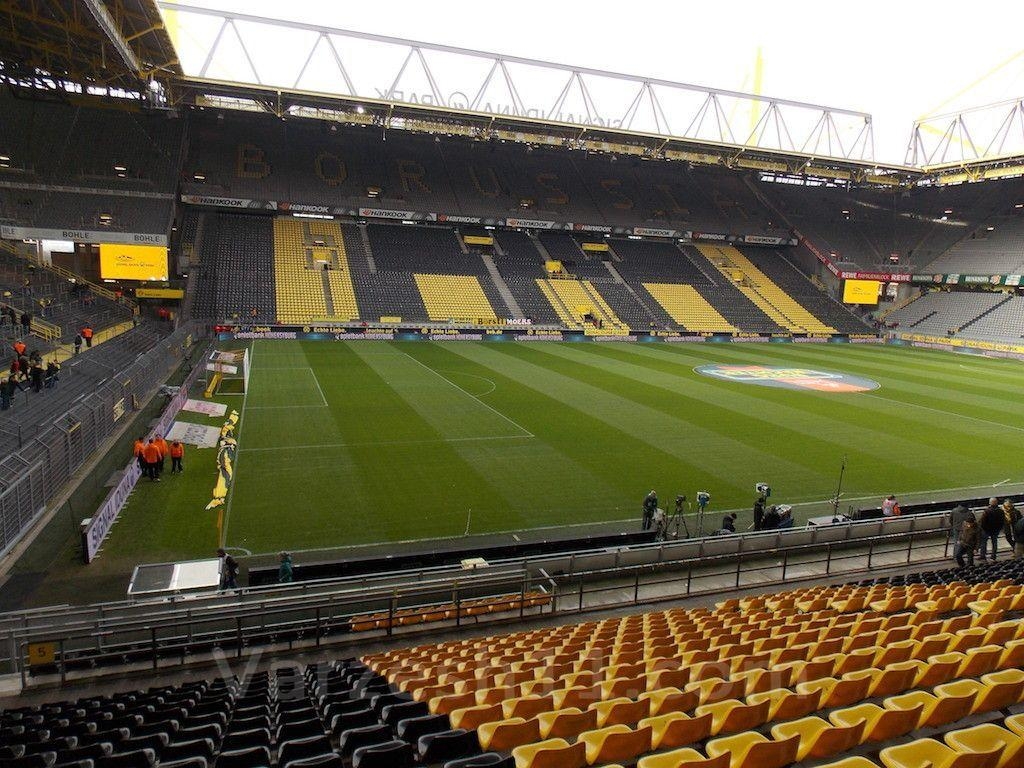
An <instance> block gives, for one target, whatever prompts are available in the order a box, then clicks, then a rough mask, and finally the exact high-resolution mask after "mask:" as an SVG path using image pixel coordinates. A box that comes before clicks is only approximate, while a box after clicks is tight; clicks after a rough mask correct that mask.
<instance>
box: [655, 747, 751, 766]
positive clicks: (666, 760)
mask: <svg viewBox="0 0 1024 768" xmlns="http://www.w3.org/2000/svg"><path fill="white" fill-rule="evenodd" d="M731 758H732V755H731V754H730V753H728V752H726V753H724V754H721V755H719V756H718V757H713V758H707V757H704V755H702V754H701V753H700V752H698V751H697V750H695V749H677V750H675V751H673V752H662V753H661V754H658V755H647V756H646V757H641V758H640V761H639V762H638V763H637V764H636V768H730V761H731Z"/></svg>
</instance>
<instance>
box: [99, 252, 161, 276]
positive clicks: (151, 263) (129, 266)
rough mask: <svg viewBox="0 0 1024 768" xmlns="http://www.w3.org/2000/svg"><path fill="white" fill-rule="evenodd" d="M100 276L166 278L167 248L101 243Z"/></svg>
mask: <svg viewBox="0 0 1024 768" xmlns="http://www.w3.org/2000/svg"><path fill="white" fill-rule="evenodd" d="M100 277H102V278H103V279H104V280H166V279H167V248H165V247H164V246H162V245H128V244H127V243H100Z"/></svg>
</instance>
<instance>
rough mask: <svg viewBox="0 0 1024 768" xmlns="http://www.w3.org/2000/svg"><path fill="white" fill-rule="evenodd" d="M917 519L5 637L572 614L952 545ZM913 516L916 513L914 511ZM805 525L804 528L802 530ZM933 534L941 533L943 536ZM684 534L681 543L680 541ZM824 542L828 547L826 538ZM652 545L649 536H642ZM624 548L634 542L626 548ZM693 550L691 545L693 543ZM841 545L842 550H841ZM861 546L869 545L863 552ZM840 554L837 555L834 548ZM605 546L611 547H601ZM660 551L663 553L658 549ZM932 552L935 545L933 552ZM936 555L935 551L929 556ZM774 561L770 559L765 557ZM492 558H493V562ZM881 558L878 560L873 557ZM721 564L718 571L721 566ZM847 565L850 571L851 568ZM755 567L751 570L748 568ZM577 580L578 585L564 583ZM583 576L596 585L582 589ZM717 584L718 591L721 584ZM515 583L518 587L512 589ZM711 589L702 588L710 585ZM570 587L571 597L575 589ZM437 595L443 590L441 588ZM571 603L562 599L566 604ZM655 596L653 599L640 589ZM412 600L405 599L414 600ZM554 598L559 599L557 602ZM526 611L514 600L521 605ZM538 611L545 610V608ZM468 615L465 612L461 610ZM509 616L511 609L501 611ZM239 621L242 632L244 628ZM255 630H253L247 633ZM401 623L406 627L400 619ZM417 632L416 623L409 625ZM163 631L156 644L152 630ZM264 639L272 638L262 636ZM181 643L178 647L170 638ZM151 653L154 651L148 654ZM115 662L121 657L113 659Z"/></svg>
mask: <svg viewBox="0 0 1024 768" xmlns="http://www.w3.org/2000/svg"><path fill="white" fill-rule="evenodd" d="M921 517H922V518H924V517H929V518H934V519H931V520H929V521H928V522H929V525H926V526H925V528H924V530H915V527H914V526H913V525H911V526H910V527H908V528H907V529H905V530H901V531H898V532H894V533H883V534H880V535H875V536H872V537H868V538H864V539H837V540H831V541H827V542H807V543H799V544H794V545H789V546H786V545H785V544H784V542H783V540H782V539H783V537H778V538H776V540H775V542H774V544H772V545H770V546H766V547H764V548H760V549H755V550H747V551H744V548H743V546H742V541H743V539H744V538H746V537H743V536H735V537H709V538H708V539H701V540H695V541H694V542H693V543H696V544H697V545H698V547H697V549H696V551H691V553H690V555H689V556H688V557H682V558H679V559H677V560H666V559H663V558H662V557H660V556H659V558H658V559H656V560H653V561H650V562H643V563H635V564H624V565H623V564H619V562H618V559H617V558H616V560H615V563H614V565H609V564H607V563H605V564H604V565H600V567H583V568H579V569H574V568H568V569H566V570H565V571H564V572H562V573H559V574H557V575H549V574H548V573H547V572H545V571H544V570H543V569H537V570H536V572H533V573H531V570H530V569H528V568H523V569H519V570H513V569H511V568H510V569H508V570H505V571H503V572H501V573H497V574H494V573H486V572H483V573H479V574H468V573H466V572H461V573H459V574H455V575H451V574H449V575H442V576H441V577H440V578H438V579H435V580H432V581H429V582H424V583H416V584H411V585H406V586H396V585H394V584H392V585H379V586H377V587H375V588H372V589H371V588H367V587H366V586H362V587H361V586H360V585H358V584H355V583H353V584H349V585H348V588H347V589H346V590H343V591H342V592H320V593H317V594H314V595H311V596H308V597H306V598H303V597H302V596H301V595H295V594H294V591H293V589H289V590H275V591H274V593H271V594H268V595H266V596H265V597H264V596H261V597H262V599H258V600H256V601H253V602H233V601H238V600H239V598H242V597H244V596H245V595H244V593H242V594H233V595H226V594H225V593H219V595H218V597H219V599H218V600H217V602H216V604H207V605H196V604H193V603H190V602H187V603H184V604H179V605H178V606H177V610H171V611H167V610H166V607H167V604H166V603H163V604H162V605H163V607H164V610H161V609H160V605H159V604H158V605H156V606H155V608H156V610H150V609H152V608H154V605H152V604H150V605H146V606H144V608H145V610H144V611H142V612H140V613H139V614H138V615H135V616H117V615H101V616H100V617H99V618H96V619H94V620H93V621H89V620H88V619H86V618H80V619H77V620H72V621H70V622H68V621H66V620H65V621H60V620H59V617H58V616H51V617H48V618H50V619H52V620H56V621H54V623H51V624H49V625H48V626H34V627H33V626H31V625H30V622H29V621H28V618H29V617H27V616H26V617H24V618H23V620H22V621H21V622H19V626H14V627H9V629H8V632H7V633H6V634H7V636H8V637H9V638H10V642H9V643H7V644H6V645H7V647H8V648H9V649H10V651H12V652H13V651H15V650H16V649H18V653H19V656H18V658H16V659H10V658H9V657H8V660H9V661H11V662H13V663H14V664H15V665H16V666H17V667H18V669H20V670H22V671H23V672H24V666H23V664H24V659H25V658H26V657H25V655H24V651H25V648H26V646H27V644H28V643H29V642H53V643H54V644H59V647H60V649H61V653H60V654H59V659H60V663H61V665H62V667H61V671H62V674H63V672H64V665H66V664H74V665H76V666H81V665H82V664H86V663H87V662H89V660H90V659H91V660H96V659H100V658H102V659H110V658H111V654H114V655H115V656H117V655H118V654H122V655H125V654H135V653H143V655H146V654H147V653H148V651H146V650H145V648H143V650H141V651H140V650H139V647H140V643H141V644H142V645H143V646H146V645H147V644H146V642H144V641H140V639H139V638H140V637H141V636H143V635H145V636H146V637H152V638H153V639H154V644H153V648H152V654H153V655H152V660H153V663H154V665H155V664H156V663H157V660H158V658H159V656H160V655H161V654H163V655H164V656H166V651H167V647H168V645H167V644H168V643H169V642H171V641H174V640H175V639H176V638H179V637H181V636H187V638H188V639H187V640H186V641H185V642H184V643H183V644H182V645H181V649H182V658H183V659H184V655H185V653H186V652H188V649H189V648H191V647H192V645H195V646H197V647H200V646H202V647H213V646H217V647H220V646H222V645H233V644H235V643H236V642H237V643H238V652H239V654H241V652H242V645H243V644H244V645H246V646H247V647H251V648H256V647H257V646H258V645H259V644H260V643H259V636H260V633H264V634H266V633H269V634H271V635H274V634H275V633H278V632H290V633H293V634H295V635H296V637H298V638H302V637H310V638H313V637H315V638H316V642H317V644H319V642H320V638H321V637H322V636H324V635H325V634H326V633H328V632H334V631H338V632H346V633H347V632H349V631H350V630H351V626H350V624H349V620H350V619H352V618H353V617H355V616H360V615H365V614H367V613H371V612H374V613H375V612H380V613H384V614H386V615H387V616H388V617H389V621H388V622H387V623H386V625H385V627H384V628H383V629H377V630H371V631H366V632H360V633H359V634H358V637H359V638H366V639H367V640H371V639H372V638H374V637H376V636H377V635H376V634H374V633H375V632H376V633H379V632H382V631H384V632H386V634H387V635H389V636H390V635H391V634H393V633H394V630H395V629H396V628H398V626H399V625H398V624H396V623H395V622H394V621H392V620H390V617H393V616H394V614H395V612H396V611H397V610H399V609H400V607H401V609H405V608H407V607H416V608H419V607H422V606H430V605H437V604H439V602H440V601H442V600H443V601H446V602H448V603H450V604H453V605H454V606H455V617H454V618H455V621H456V625H458V623H459V621H460V616H462V614H461V613H460V609H459V605H460V604H461V601H462V600H466V599H476V598H477V597H479V596H480V593H481V590H488V589H490V590H503V591H502V592H501V593H502V594H507V593H509V588H510V586H512V587H514V586H515V585H516V584H521V589H522V592H523V594H526V592H528V591H530V590H533V589H537V590H544V591H547V590H553V591H552V592H551V594H552V600H551V602H550V604H549V606H548V609H549V612H552V613H575V612H579V611H583V610H591V609H594V608H598V607H610V606H614V605H626V604H632V605H638V604H640V603H641V602H643V601H644V600H642V599H641V587H642V586H645V585H646V584H647V582H646V581H645V580H647V579H650V583H651V584H652V585H654V584H657V586H658V588H659V589H660V590H661V592H659V594H658V599H670V598H671V597H672V593H671V592H669V593H665V592H664V587H665V585H666V584H674V583H678V584H684V583H685V590H683V589H682V587H681V588H680V589H681V591H680V592H679V593H678V594H676V595H675V596H676V597H681V596H684V595H691V594H698V593H701V591H700V590H695V589H694V586H693V585H694V583H695V582H697V581H699V580H701V579H704V578H710V577H712V576H714V575H716V574H717V575H719V576H720V575H722V574H728V575H732V574H735V579H736V586H737V587H739V586H741V582H742V580H743V577H744V576H746V577H747V578H748V581H749V583H750V584H758V585H769V584H774V583H785V580H786V567H787V563H789V562H790V561H791V560H792V561H793V563H794V564H798V565H799V566H800V568H801V569H806V567H807V566H808V565H812V566H813V565H815V564H819V565H824V572H822V573H821V574H819V575H821V576H825V575H828V574H830V573H834V572H843V571H842V570H839V569H837V568H836V564H839V563H843V562H844V561H846V560H851V559H854V558H860V559H863V558H864V557H865V554H866V556H867V567H868V569H870V568H871V567H872V556H873V554H877V553H879V552H885V553H896V554H897V555H899V556H900V557H901V558H902V556H903V553H904V551H905V553H906V562H907V563H909V562H911V558H912V552H913V549H914V544H915V542H918V551H920V550H921V546H922V544H921V542H922V541H924V542H932V544H925V545H924V546H931V547H932V548H933V550H934V548H935V547H939V546H943V547H944V550H943V553H944V554H945V549H946V548H948V535H947V530H948V529H947V528H946V526H945V525H944V520H943V519H942V518H944V513H936V514H934V515H927V516H925V515H922V516H921ZM911 519H913V518H911ZM805 531H806V529H805ZM723 539H728V540H732V541H733V543H735V544H736V548H735V550H729V551H723V552H720V553H714V552H706V551H705V545H711V544H714V543H717V542H721V541H722V540H723ZM935 542H942V543H941V544H939V543H935ZM681 543H685V542H681ZM823 543H824V546H823ZM648 546H649V545H648ZM623 549H630V548H623ZM691 550H692V548H691ZM844 550H845V551H848V553H846V554H844ZM865 550H866V552H865ZM837 553H838V554H837ZM600 554H601V551H600V550H592V551H590V552H589V555H590V558H583V557H581V559H582V560H583V562H582V563H581V564H582V565H584V566H587V565H589V564H591V563H593V562H596V561H594V560H593V558H595V557H598V556H599V555H600ZM604 554H605V555H606V556H607V555H610V554H614V553H609V552H608V551H607V550H605V551H604ZM660 554H663V552H662V553H659V555H660ZM933 554H936V553H934V551H933ZM780 558H781V559H782V563H781V568H782V576H781V579H776V580H774V581H773V580H772V579H771V578H770V576H771V574H770V572H771V571H778V570H779V565H780V564H779V563H778V562H777V561H779V559H780ZM933 559H934V558H933ZM769 563H770V564H769ZM495 565H497V564H495ZM876 567H877V566H876ZM667 571H675V572H678V573H680V574H682V573H683V572H685V577H684V576H682V575H679V576H668V575H667V574H666V572H667ZM719 571H720V572H719ZM845 572H851V571H850V570H847V571H845ZM752 575H754V576H753V577H752ZM623 580H625V581H626V582H627V583H628V582H633V583H634V590H633V597H632V599H626V598H624V597H623V595H622V592H623V586H622V582H623ZM573 585H577V588H576V589H570V591H569V593H568V595H567V593H566V589H567V588H571V587H572V586H573ZM587 585H594V586H592V588H591V589H589V590H588V589H586V588H585V587H586V586H587ZM717 589H718V591H721V586H719V587H718V588H717ZM514 591H519V589H518V588H517V589H515V590H514ZM707 591H709V590H705V592H707ZM606 592H607V593H610V598H609V599H602V600H600V601H599V602H598V603H592V604H590V605H589V607H588V606H587V605H585V597H586V595H588V594H590V595H593V594H600V593H606ZM572 595H576V597H572ZM439 596H441V597H439ZM567 599H568V600H569V603H571V604H572V605H571V606H570V607H566V605H568V603H566V600H567ZM646 599H651V598H646ZM417 600H418V602H415V603H414V604H413V605H412V606H410V602H411V601H417ZM559 601H561V603H562V607H561V608H559ZM523 610H525V608H523V607H522V606H521V607H520V613H522V611H523ZM541 610H544V609H543V608H541ZM278 617H282V618H285V619H288V620H285V621H281V622H277V623H274V624H273V628H272V631H271V629H268V627H267V619H268V618H271V619H276V618H278ZM467 617H468V615H467ZM505 618H506V619H507V618H508V617H505ZM474 620H475V621H477V622H486V621H500V620H502V617H501V616H500V615H497V614H496V615H495V616H493V617H474ZM243 628H244V629H245V630H246V631H247V634H246V635H245V636H243V635H242V630H243ZM197 631H198V632H202V633H205V634H202V637H201V638H200V639H196V637H197ZM249 631H252V632H255V633H256V636H255V637H250V636H249V635H248V632H249ZM400 631H401V632H403V633H404V632H406V631H410V630H408V629H407V628H402V629H401V630H400ZM412 631H415V630H412ZM158 637H159V638H161V640H160V642H159V643H156V642H155V641H156V639H157V638H158ZM266 642H271V641H270V640H266ZM175 647H177V646H175ZM147 658H150V657H149V656H147ZM116 663H121V662H116Z"/></svg>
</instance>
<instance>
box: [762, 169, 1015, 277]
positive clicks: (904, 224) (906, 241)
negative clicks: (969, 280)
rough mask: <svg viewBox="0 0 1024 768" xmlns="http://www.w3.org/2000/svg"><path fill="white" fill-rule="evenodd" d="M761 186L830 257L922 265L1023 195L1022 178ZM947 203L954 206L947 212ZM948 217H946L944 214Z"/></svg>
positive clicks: (880, 265) (861, 263)
mask: <svg viewBox="0 0 1024 768" xmlns="http://www.w3.org/2000/svg"><path fill="white" fill-rule="evenodd" d="M757 189H758V190H759V191H760V192H761V193H762V194H763V195H764V196H765V199H766V200H768V201H769V203H770V204H771V205H773V207H775V208H776V209H777V210H778V212H779V214H780V216H781V217H782V218H783V219H784V220H785V221H786V222H787V223H788V224H789V225H790V226H792V227H793V228H794V229H796V230H797V231H799V232H801V233H802V234H804V235H805V236H806V237H808V238H810V240H811V241H813V242H814V243H815V244H817V246H818V248H819V249H821V250H822V251H823V252H825V253H832V254H833V261H835V262H836V263H838V264H844V265H849V266H850V267H852V268H856V267H859V268H861V269H872V268H875V269H890V268H892V267H893V266H894V265H893V264H892V263H891V262H890V256H893V255H895V256H897V257H898V259H899V263H898V265H897V267H898V269H902V270H912V271H915V272H916V271H925V270H926V269H930V267H925V265H927V264H928V263H929V262H931V261H934V260H935V258H936V257H938V256H939V255H940V254H942V253H944V252H945V251H946V250H948V249H949V248H950V247H952V246H953V245H954V244H955V243H957V242H958V241H960V240H962V239H963V238H964V237H966V236H968V235H969V233H970V232H972V231H973V230H974V229H975V228H976V227H977V226H978V225H980V224H981V223H982V222H984V221H986V220H987V219H988V218H990V217H991V216H992V215H993V214H994V213H996V212H997V211H999V210H1001V209H1003V208H1005V205H1006V200H1007V199H1012V198H1017V197H1019V196H1020V189H1021V184H1020V181H1019V180H1008V181H1003V182H996V183H994V184H993V185H991V186H990V185H988V184H981V185H975V184H964V185H959V186H955V187H947V188H940V189H936V188H927V187H921V188H916V189H914V190H911V191H909V192H908V191H906V190H895V191H885V190H873V189H863V188H861V189H858V188H850V189H841V188H835V187H828V186H816V187H813V188H811V189H808V188H806V187H803V186H801V185H790V184H772V183H761V184H759V185H758V186H757ZM946 211H950V213H948V214H947V213H946ZM943 217H945V219H944V218H943Z"/></svg>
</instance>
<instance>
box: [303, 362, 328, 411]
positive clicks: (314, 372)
mask: <svg viewBox="0 0 1024 768" xmlns="http://www.w3.org/2000/svg"><path fill="white" fill-rule="evenodd" d="M306 370H307V371H309V373H310V375H311V376H312V377H313V383H314V384H316V391H317V392H319V393H320V399H321V400H323V401H324V402H323V404H324V405H325V406H326V405H327V398H326V397H325V396H324V390H323V388H322V387H321V386H320V379H318V378H317V377H316V371H314V370H313V366H306Z"/></svg>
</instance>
